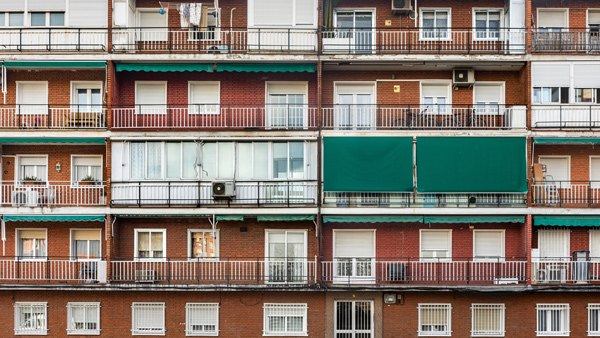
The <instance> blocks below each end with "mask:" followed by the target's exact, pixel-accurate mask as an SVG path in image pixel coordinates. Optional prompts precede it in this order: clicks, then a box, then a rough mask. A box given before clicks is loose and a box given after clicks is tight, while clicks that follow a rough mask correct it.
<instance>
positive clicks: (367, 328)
mask: <svg viewBox="0 0 600 338" xmlns="http://www.w3.org/2000/svg"><path fill="white" fill-rule="evenodd" d="M334 312H335V313H334V318H335V323H334V325H335V329H334V331H335V338H372V337H374V325H373V301H372V300H338V301H335V304H334Z"/></svg>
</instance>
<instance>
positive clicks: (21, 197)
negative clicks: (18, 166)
mask: <svg viewBox="0 0 600 338" xmlns="http://www.w3.org/2000/svg"><path fill="white" fill-rule="evenodd" d="M39 198H40V192H39V191H13V192H12V205H13V207H37V206H38V205H39V203H38V201H39Z"/></svg>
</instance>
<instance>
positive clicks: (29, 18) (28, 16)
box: [27, 10, 67, 28]
mask: <svg viewBox="0 0 600 338" xmlns="http://www.w3.org/2000/svg"><path fill="white" fill-rule="evenodd" d="M33 13H44V14H45V15H46V19H45V20H46V21H45V25H44V26H33V25H32V24H31V14H33ZM51 13H62V15H63V25H62V26H51V25H50V14H51ZM27 23H28V24H29V27H33V28H45V27H53V28H54V27H67V11H60V10H57V11H37V10H34V11H28V12H27Z"/></svg>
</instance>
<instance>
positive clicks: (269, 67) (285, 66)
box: [217, 63, 316, 73]
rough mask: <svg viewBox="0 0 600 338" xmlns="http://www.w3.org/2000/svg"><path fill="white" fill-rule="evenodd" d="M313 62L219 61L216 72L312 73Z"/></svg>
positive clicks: (313, 70) (314, 67) (313, 69)
mask: <svg viewBox="0 0 600 338" xmlns="http://www.w3.org/2000/svg"><path fill="white" fill-rule="evenodd" d="M315 69H316V66H315V64H314V63H219V64H217V72H309V73H314V72H315Z"/></svg>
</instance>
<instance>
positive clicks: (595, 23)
mask: <svg viewBox="0 0 600 338" xmlns="http://www.w3.org/2000/svg"><path fill="white" fill-rule="evenodd" d="M587 24H588V31H589V32H590V42H589V43H590V44H591V45H592V46H594V49H597V48H598V42H599V41H598V37H599V35H600V11H599V10H598V9H588V14H587Z"/></svg>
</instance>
